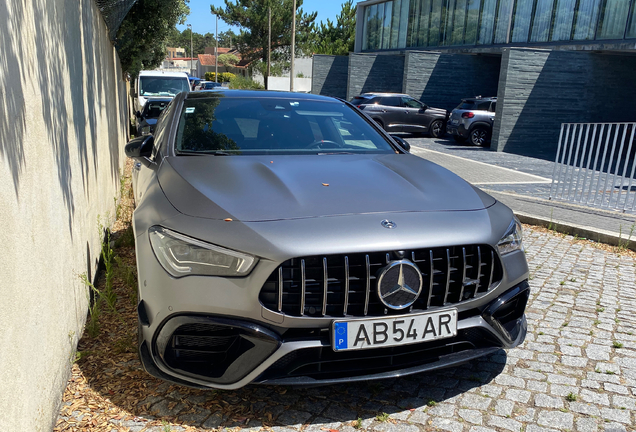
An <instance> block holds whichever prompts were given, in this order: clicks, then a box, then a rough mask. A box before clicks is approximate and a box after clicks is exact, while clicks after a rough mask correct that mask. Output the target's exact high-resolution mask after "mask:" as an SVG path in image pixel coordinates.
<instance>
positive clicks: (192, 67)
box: [188, 24, 194, 76]
mask: <svg viewBox="0 0 636 432" xmlns="http://www.w3.org/2000/svg"><path fill="white" fill-rule="evenodd" d="M188 28H189V29H190V76H192V69H194V66H193V64H192V58H193V56H194V53H193V52H192V24H188Z"/></svg>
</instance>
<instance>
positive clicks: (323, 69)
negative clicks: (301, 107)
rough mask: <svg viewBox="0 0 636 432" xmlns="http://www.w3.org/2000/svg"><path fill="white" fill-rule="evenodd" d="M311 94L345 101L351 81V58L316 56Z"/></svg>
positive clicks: (312, 73) (314, 58) (314, 57)
mask: <svg viewBox="0 0 636 432" xmlns="http://www.w3.org/2000/svg"><path fill="white" fill-rule="evenodd" d="M311 77H312V81H311V93H313V94H319V95H324V96H333V97H339V98H343V99H345V98H346V97H347V81H348V79H349V57H348V56H331V55H314V56H313V68H312V72H311Z"/></svg>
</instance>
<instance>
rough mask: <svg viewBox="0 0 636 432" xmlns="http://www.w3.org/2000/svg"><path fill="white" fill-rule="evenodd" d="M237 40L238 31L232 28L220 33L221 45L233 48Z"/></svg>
mask: <svg viewBox="0 0 636 432" xmlns="http://www.w3.org/2000/svg"><path fill="white" fill-rule="evenodd" d="M235 42H236V33H234V32H233V31H232V30H226V31H224V32H221V33H219V46H220V47H224V48H232V47H233V46H234V43H235Z"/></svg>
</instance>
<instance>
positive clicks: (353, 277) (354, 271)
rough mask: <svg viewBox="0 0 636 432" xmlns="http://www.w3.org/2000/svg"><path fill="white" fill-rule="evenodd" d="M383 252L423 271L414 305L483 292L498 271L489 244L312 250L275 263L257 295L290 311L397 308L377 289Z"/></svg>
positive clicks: (335, 313)
mask: <svg viewBox="0 0 636 432" xmlns="http://www.w3.org/2000/svg"><path fill="white" fill-rule="evenodd" d="M387 256H388V259H389V261H391V260H394V259H400V258H399V257H402V256H403V257H406V258H407V259H410V260H411V261H412V262H413V263H414V264H415V265H416V266H417V267H418V268H419V269H420V272H421V273H422V280H423V284H422V292H421V294H420V296H419V298H418V299H417V301H416V302H415V303H414V304H413V306H412V309H411V310H412V311H423V310H427V309H430V308H438V307H443V306H449V305H456V304H458V303H461V302H463V301H467V300H470V299H473V298H475V297H478V296H481V295H483V294H485V293H487V292H488V291H490V289H492V287H493V286H495V285H497V284H498V283H499V281H500V280H501V277H502V270H501V264H500V262H499V259H498V255H497V254H495V251H494V250H493V249H492V247H490V246H488V245H461V246H451V247H440V248H429V249H417V250H411V251H400V252H370V253H354V254H346V255H345V254H342V255H326V256H310V257H299V258H292V259H290V260H288V261H286V262H284V263H283V264H282V265H281V266H279V267H278V268H277V269H276V270H275V271H274V272H272V274H271V275H270V277H269V278H268V279H267V281H266V282H265V283H264V284H263V287H262V288H261V292H260V297H259V299H260V301H261V303H262V304H263V306H265V307H266V308H267V309H269V310H271V311H274V312H281V313H283V314H286V315H290V316H309V317H323V316H324V317H345V316H350V317H362V316H384V315H391V314H394V313H399V311H393V310H386V307H385V306H384V305H383V304H382V303H381V302H380V300H379V298H378V296H377V293H376V279H377V278H376V275H377V274H378V272H379V271H380V270H381V269H382V268H383V267H384V266H385V265H386V262H387ZM431 274H432V277H431Z"/></svg>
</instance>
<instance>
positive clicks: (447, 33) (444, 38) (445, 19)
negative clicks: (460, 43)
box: [440, 0, 456, 45]
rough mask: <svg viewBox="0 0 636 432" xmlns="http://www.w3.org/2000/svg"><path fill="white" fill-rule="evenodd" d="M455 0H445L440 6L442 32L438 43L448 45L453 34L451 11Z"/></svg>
mask: <svg viewBox="0 0 636 432" xmlns="http://www.w3.org/2000/svg"><path fill="white" fill-rule="evenodd" d="M455 3H456V1H455V0H447V2H446V4H445V5H443V6H442V16H441V22H442V27H441V28H442V34H441V36H440V39H441V40H440V45H450V44H451V39H452V34H453V11H454V10H455Z"/></svg>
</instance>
